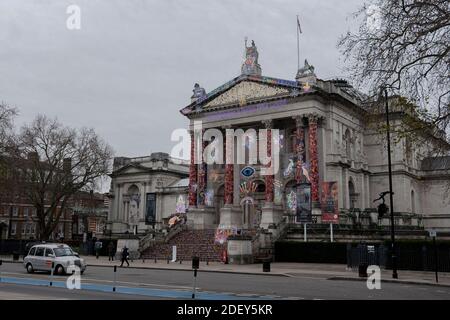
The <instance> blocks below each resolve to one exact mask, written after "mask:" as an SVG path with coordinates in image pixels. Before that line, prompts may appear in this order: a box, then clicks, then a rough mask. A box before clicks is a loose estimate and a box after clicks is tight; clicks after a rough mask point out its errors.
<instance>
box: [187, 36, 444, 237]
mask: <svg viewBox="0 0 450 320" xmlns="http://www.w3.org/2000/svg"><path fill="white" fill-rule="evenodd" d="M193 91H194V94H193V96H192V97H191V103H190V104H189V105H188V106H186V107H184V108H183V109H182V110H181V113H182V114H183V115H184V116H186V117H187V118H188V119H189V120H190V130H191V163H190V170H189V196H188V202H189V211H188V223H189V224H190V226H191V227H193V228H195V229H210V228H223V229H236V228H237V229H258V228H263V229H268V230H269V229H271V228H275V229H276V228H277V226H278V225H280V224H282V223H285V222H293V223H296V222H302V221H303V222H306V221H308V222H310V223H320V222H325V219H324V217H325V216H324V213H325V212H324V211H326V212H327V213H330V212H333V211H330V210H329V208H328V207H330V206H331V207H332V206H336V207H337V211H336V212H339V213H338V214H337V215H334V214H331V217H332V218H333V217H334V219H335V221H334V222H335V223H345V222H346V219H349V216H351V215H353V214H355V212H356V213H361V214H366V215H368V216H369V218H370V219H371V221H372V222H373V223H374V224H381V225H389V219H388V217H387V216H385V217H378V216H377V213H376V208H377V205H378V204H379V203H380V202H374V200H375V199H377V198H379V194H380V193H382V192H385V191H388V190H389V189H388V167H387V151H386V140H385V135H384V134H382V133H380V131H378V130H376V129H375V128H373V127H372V126H370V125H369V124H368V121H367V120H368V118H369V116H370V115H373V112H371V110H368V109H367V108H368V107H367V106H365V105H364V104H363V103H362V100H363V96H362V94H361V93H359V92H358V91H356V90H355V89H354V88H353V87H352V86H350V85H349V84H348V83H347V82H346V81H344V80H330V81H324V80H320V79H318V78H317V76H316V74H315V71H314V67H313V66H311V65H309V64H308V62H307V61H305V66H304V67H303V68H301V69H300V70H298V73H297V76H296V79H295V80H283V79H276V78H271V77H266V76H262V74H261V66H260V65H259V63H258V51H257V48H256V46H255V44H254V42H253V43H252V45H251V46H250V47H247V45H246V59H245V61H244V63H243V65H242V72H241V74H240V75H239V76H238V77H236V78H234V79H232V80H231V81H229V82H227V83H225V84H224V85H222V86H220V87H219V88H217V89H215V90H213V91H211V92H209V93H206V91H205V90H204V89H203V88H201V87H200V86H199V85H198V84H196V86H195V88H194V90H193ZM391 112H392V114H391V117H392V123H393V125H396V123H398V121H400V120H401V117H402V114H403V113H402V112H401V111H399V110H392V111H391ZM383 117H384V116H383V115H382V114H380V118H379V120H378V121H384V118H383ZM199 123H201V129H200V130H196V127H198V124H199ZM209 129H214V130H215V132H216V135H219V134H218V133H217V132H219V133H220V135H221V136H222V137H223V153H224V157H223V158H224V159H225V158H227V157H236V154H237V153H238V152H239V150H238V148H239V146H237V143H234V144H233V145H232V146H230V145H228V144H227V142H226V141H228V142H229V141H231V140H226V136H227V134H230V133H227V132H228V131H230V129H233V130H234V132H237V130H239V129H242V130H243V131H244V133H248V132H249V131H248V130H255V132H256V135H252V134H250V133H249V134H248V135H247V136H246V137H245V139H248V140H245V139H244V146H245V147H246V149H245V151H243V152H244V153H245V152H247V153H245V154H246V159H247V160H248V159H249V157H250V155H249V154H248V153H251V150H249V149H250V148H249V147H248V146H249V143H250V142H251V140H252V139H253V140H254V139H256V141H254V142H255V144H256V145H257V149H258V150H260V148H261V145H262V146H264V147H265V148H266V150H267V152H268V155H270V154H271V150H272V149H273V147H274V144H277V148H278V149H279V150H280V152H279V163H280V168H279V170H278V171H277V172H274V174H271V175H266V174H264V175H263V174H261V170H262V169H263V168H264V167H265V166H266V165H262V164H261V163H251V162H250V161H247V162H246V163H227V162H226V161H224V162H225V163H223V164H217V163H216V164H207V163H205V161H203V162H201V163H197V162H198V161H195V156H196V155H198V154H199V153H202V152H203V151H204V150H207V149H206V148H208V145H209V144H211V143H212V141H214V140H215V139H216V138H217V137H214V138H211V135H208V134H207V132H208V130H209ZM262 130H263V131H264V130H267V131H265V132H267V138H266V139H265V140H264V141H263V140H261V139H260V136H259V132H261V131H262ZM275 130H277V139H275V140H274V139H272V132H273V134H275ZM205 135H208V136H207V137H206V139H205ZM202 137H203V139H202ZM235 139H236V138H235V137H234V138H233V141H234V140H235ZM439 139H440V138H437V137H432V136H430V137H429V141H430V144H431V143H434V142H433V141H435V140H439ZM440 140H442V139H440ZM245 141H246V142H245ZM441 142H443V144H444V146H445V148H447V150H448V144H447V142H445V141H441ZM262 143H263V144H262ZM392 148H393V152H392V164H393V166H392V168H393V190H394V212H395V221H396V224H398V225H402V226H412V227H420V228H425V229H428V228H437V229H440V230H447V231H450V203H449V201H450V200H449V198H450V197H449V196H448V189H446V188H448V185H449V180H450V158H449V157H446V156H444V157H440V158H438V157H427V158H425V155H426V153H425V152H422V151H423V150H419V148H418V147H417V148H416V147H415V145H414V141H409V140H408V139H407V138H402V139H398V141H396V142H393V147H392ZM299 190H300V192H299ZM330 190H331V191H330ZM329 199H332V200H333V201H332V202H330V200H329ZM388 199H389V198H388V197H387V198H386V200H387V204H389V200H388ZM327 203H328V205H329V206H328V207H327ZM330 203H331V205H330ZM299 206H303V207H302V210H297V208H298V207H299ZM299 212H300V213H299ZM299 214H300V216H299ZM302 215H303V216H302ZM329 218H330V217H329V216H327V219H329ZM327 221H328V220H327Z"/></svg>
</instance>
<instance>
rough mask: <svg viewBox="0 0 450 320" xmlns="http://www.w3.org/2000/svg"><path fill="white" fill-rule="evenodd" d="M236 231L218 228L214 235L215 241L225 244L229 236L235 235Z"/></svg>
mask: <svg viewBox="0 0 450 320" xmlns="http://www.w3.org/2000/svg"><path fill="white" fill-rule="evenodd" d="M233 234H234V232H233V230H231V229H219V228H218V229H217V230H216V234H215V235H214V243H216V244H224V243H225V242H227V239H228V236H231V235H233Z"/></svg>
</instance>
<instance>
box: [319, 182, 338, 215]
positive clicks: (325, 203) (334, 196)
mask: <svg viewBox="0 0 450 320" xmlns="http://www.w3.org/2000/svg"><path fill="white" fill-rule="evenodd" d="M320 200H321V201H320V202H321V207H322V222H328V223H338V222H339V209H338V185H337V182H336V181H332V182H323V183H322V195H321V199H320Z"/></svg>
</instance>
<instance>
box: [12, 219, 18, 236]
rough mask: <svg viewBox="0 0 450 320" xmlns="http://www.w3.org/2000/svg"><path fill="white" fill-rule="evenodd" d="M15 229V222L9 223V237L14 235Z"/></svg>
mask: <svg viewBox="0 0 450 320" xmlns="http://www.w3.org/2000/svg"><path fill="white" fill-rule="evenodd" d="M16 227H17V224H16V223H15V222H12V223H11V235H12V236H13V235H15V234H16Z"/></svg>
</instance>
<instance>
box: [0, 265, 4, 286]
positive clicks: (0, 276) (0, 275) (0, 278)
mask: <svg viewBox="0 0 450 320" xmlns="http://www.w3.org/2000/svg"><path fill="white" fill-rule="evenodd" d="M2 263H3V261H2V259H0V266H1V265H2ZM0 282H2V270H1V269H0Z"/></svg>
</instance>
